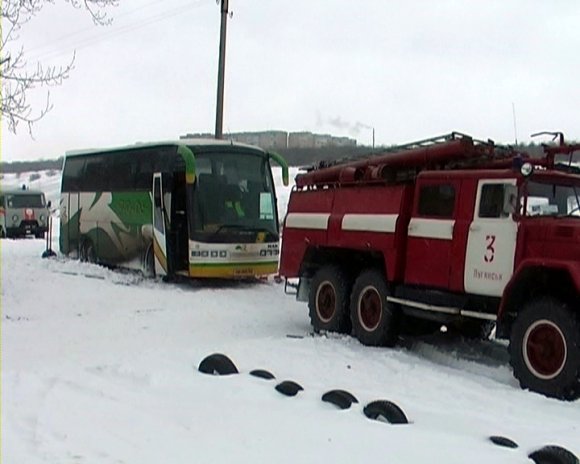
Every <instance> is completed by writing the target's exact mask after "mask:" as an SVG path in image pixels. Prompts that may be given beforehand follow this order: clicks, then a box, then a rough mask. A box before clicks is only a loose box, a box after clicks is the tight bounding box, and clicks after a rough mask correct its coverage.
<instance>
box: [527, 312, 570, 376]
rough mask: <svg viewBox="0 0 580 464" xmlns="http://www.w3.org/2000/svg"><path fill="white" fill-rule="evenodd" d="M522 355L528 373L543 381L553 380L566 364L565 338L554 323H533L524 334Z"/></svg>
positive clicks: (544, 320)
mask: <svg viewBox="0 0 580 464" xmlns="http://www.w3.org/2000/svg"><path fill="white" fill-rule="evenodd" d="M523 354H524V361H525V363H526V366H527V367H528V369H529V370H530V372H532V373H533V374H534V375H535V376H536V377H538V378H540V379H543V380H550V379H553V378H555V377H557V376H558V375H559V374H560V372H562V369H564V366H565V364H566V359H567V356H568V352H567V346H566V337H565V336H564V334H563V333H562V330H560V327H558V326H557V325H556V324H555V323H554V322H552V321H549V320H547V319H541V320H538V321H535V322H534V323H533V324H532V325H530V326H529V327H528V329H527V330H526V333H525V334H524V338H523Z"/></svg>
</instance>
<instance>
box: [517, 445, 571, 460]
mask: <svg viewBox="0 0 580 464" xmlns="http://www.w3.org/2000/svg"><path fill="white" fill-rule="evenodd" d="M528 457H529V458H530V459H531V460H532V461H534V462H535V463H536V464H580V460H579V459H578V457H577V456H576V455H575V454H573V453H572V452H570V451H568V450H567V449H566V448H562V447H561V446H556V445H548V446H544V447H543V448H540V449H539V450H537V451H534V452H533V453H530V455H529V456H528Z"/></svg>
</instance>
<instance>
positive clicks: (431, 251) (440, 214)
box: [405, 180, 460, 289]
mask: <svg viewBox="0 0 580 464" xmlns="http://www.w3.org/2000/svg"><path fill="white" fill-rule="evenodd" d="M459 186H460V183H459V182H458V181H449V180H423V181H421V180H420V181H419V182H418V184H417V187H416V189H417V194H416V196H417V198H416V201H415V205H414V208H413V216H412V217H411V220H410V221H409V226H408V237H407V256H406V260H405V261H406V267H405V283H407V284H415V285H421V286H429V287H437V288H441V289H447V288H448V287H449V277H450V266H451V250H452V242H453V233H454V229H455V219H454V218H455V209H456V204H457V203H458V201H457V197H458V196H459Z"/></svg>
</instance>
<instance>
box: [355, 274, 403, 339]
mask: <svg viewBox="0 0 580 464" xmlns="http://www.w3.org/2000/svg"><path fill="white" fill-rule="evenodd" d="M389 293H390V292H389V289H388V287H387V282H386V279H385V276H384V275H383V273H382V272H380V271H377V270H367V271H363V272H362V273H361V274H360V275H359V276H358V278H357V279H356V281H355V283H354V286H353V288H352V295H351V298H350V318H351V321H352V327H353V332H354V334H355V336H356V338H357V339H358V340H359V341H360V342H361V343H362V344H363V345H369V346H394V345H395V344H396V343H397V340H398V336H399V323H400V315H399V312H398V310H397V308H396V307H394V305H392V304H391V303H388V302H387V296H388V295H389Z"/></svg>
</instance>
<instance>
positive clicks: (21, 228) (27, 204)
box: [0, 187, 50, 238]
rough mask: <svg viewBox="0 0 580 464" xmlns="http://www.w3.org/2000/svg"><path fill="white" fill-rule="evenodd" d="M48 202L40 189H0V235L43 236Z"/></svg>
mask: <svg viewBox="0 0 580 464" xmlns="http://www.w3.org/2000/svg"><path fill="white" fill-rule="evenodd" d="M49 208H50V202H49V203H48V204H47V203H46V199H45V197H44V193H43V192H41V191H40V190H27V189H26V188H25V187H23V188H22V189H11V190H1V191H0V236H1V237H9V238H12V237H14V238H16V237H25V236H26V235H34V236H35V237H36V238H44V235H45V234H46V231H47V228H48V215H49V214H50V211H49Z"/></svg>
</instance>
